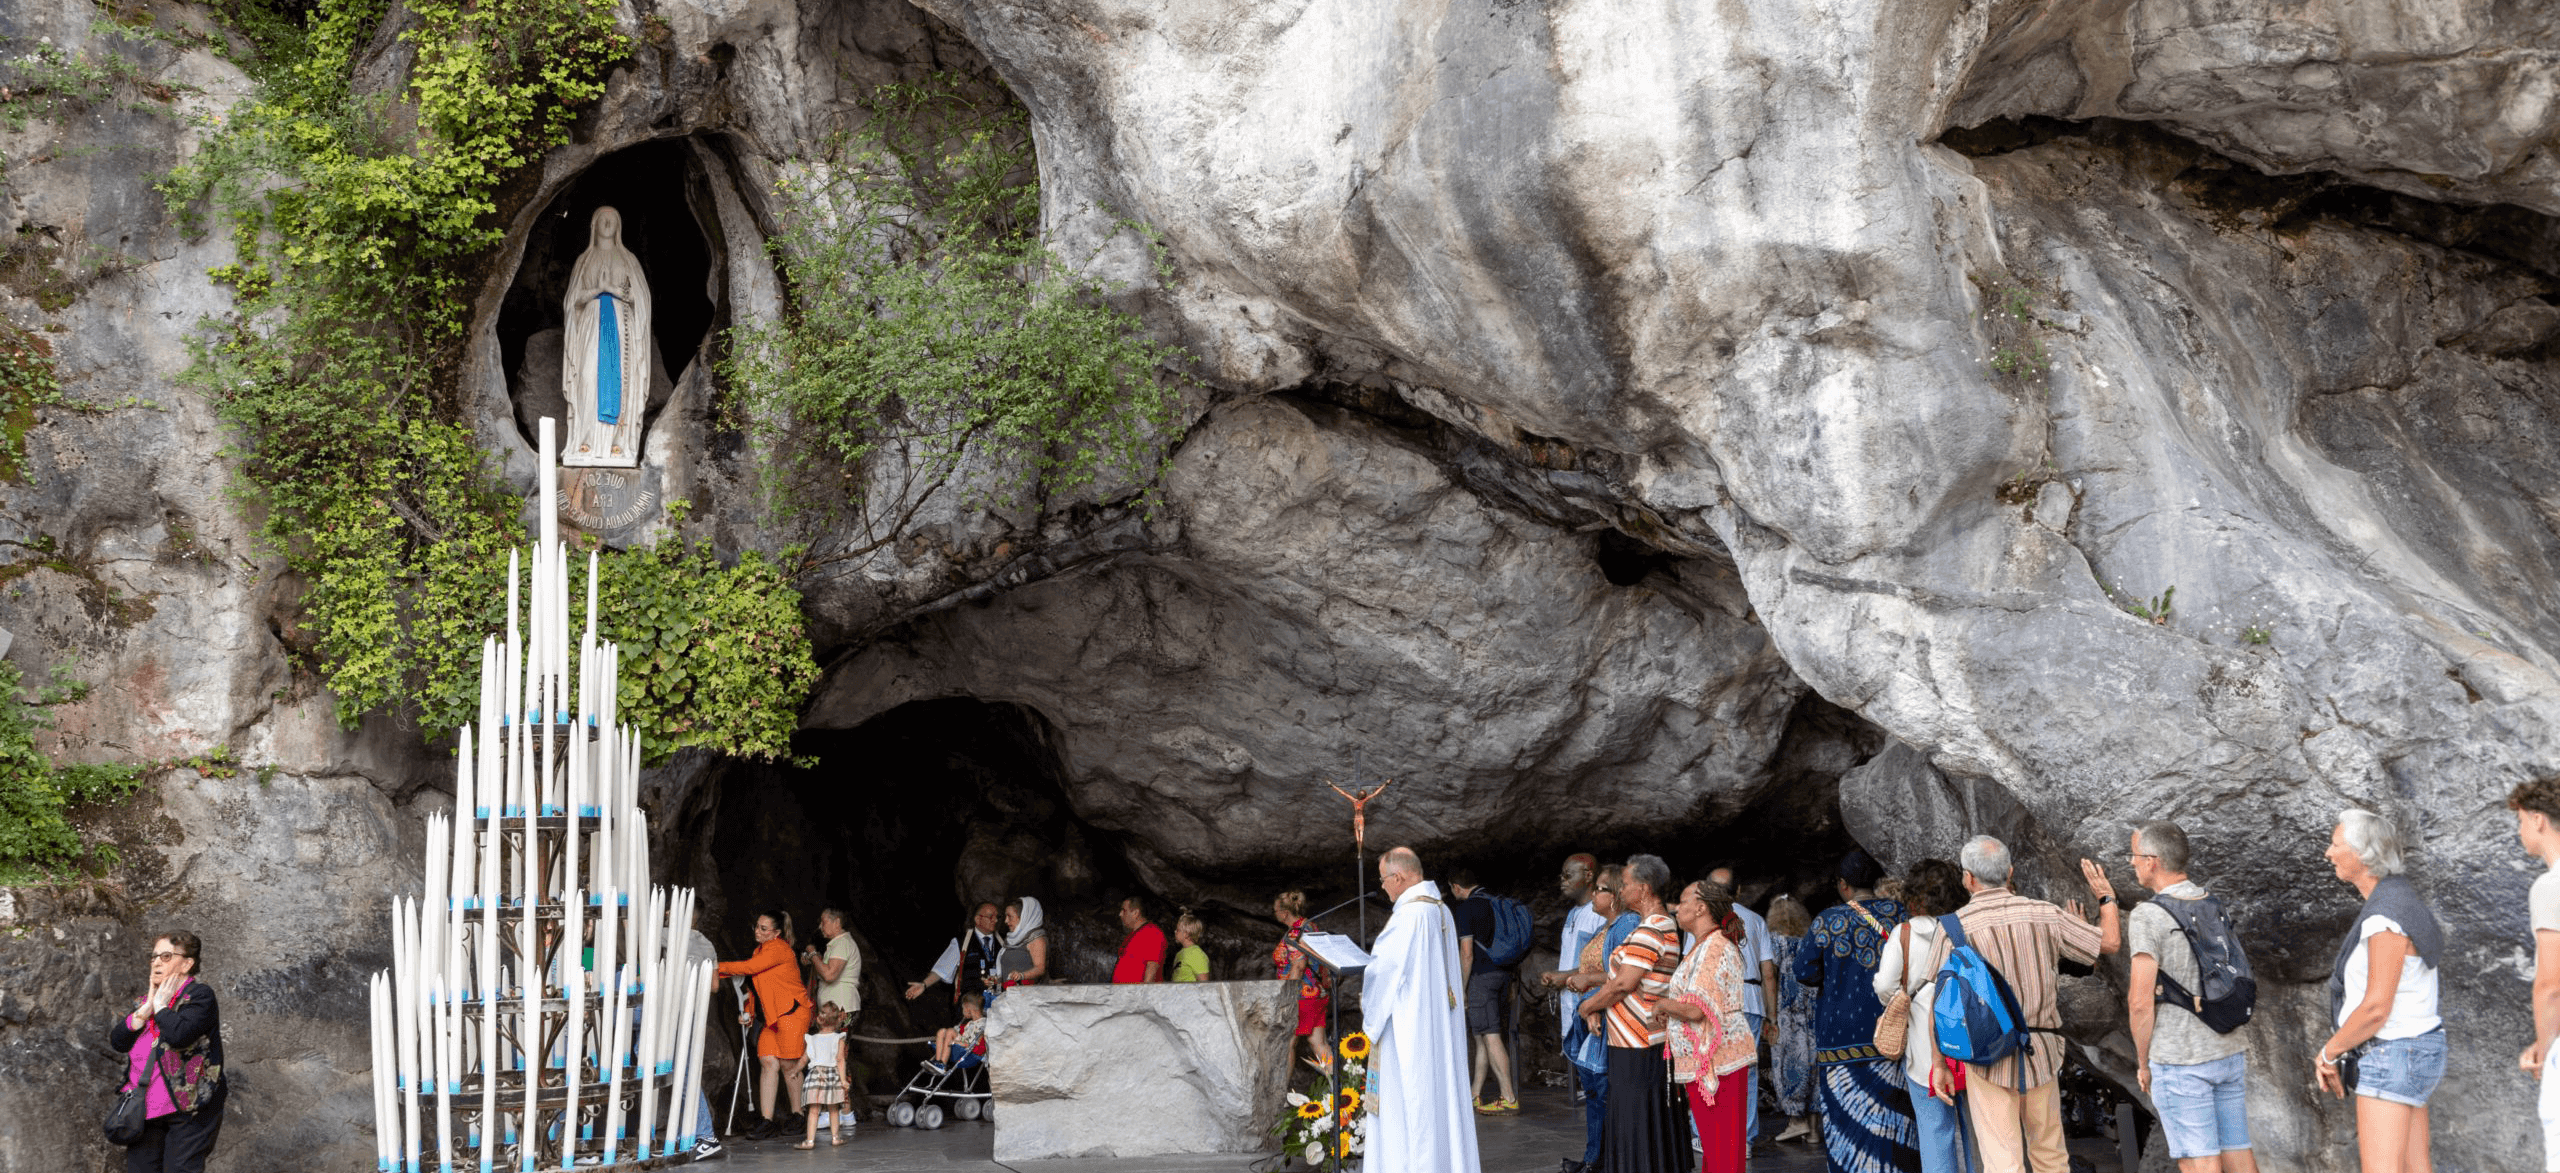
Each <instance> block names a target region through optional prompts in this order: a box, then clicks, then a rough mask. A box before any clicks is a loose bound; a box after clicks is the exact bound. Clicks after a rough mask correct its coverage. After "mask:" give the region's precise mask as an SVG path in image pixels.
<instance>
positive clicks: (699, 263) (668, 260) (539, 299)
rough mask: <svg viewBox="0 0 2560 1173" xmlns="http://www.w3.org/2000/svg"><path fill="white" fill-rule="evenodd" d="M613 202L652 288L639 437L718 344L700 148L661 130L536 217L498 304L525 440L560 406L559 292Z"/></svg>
mask: <svg viewBox="0 0 2560 1173" xmlns="http://www.w3.org/2000/svg"><path fill="white" fill-rule="evenodd" d="M608 205H609V206H611V207H613V208H614V209H615V210H616V211H618V212H620V213H621V214H622V243H623V246H624V247H626V248H628V249H630V250H631V252H632V254H633V255H635V256H637V257H638V258H639V259H640V268H641V270H642V273H643V274H644V275H645V276H646V277H647V278H648V282H649V295H650V297H651V298H652V299H653V304H652V305H651V307H650V320H649V327H650V329H649V334H650V342H651V345H652V346H653V348H654V350H653V354H654V358H653V360H652V362H651V365H650V371H651V374H650V380H649V384H650V385H649V391H648V405H647V408H646V412H647V415H646V416H645V417H644V420H643V424H642V435H643V436H644V437H645V436H646V435H647V424H646V420H647V419H653V418H655V417H656V415H657V413H658V411H659V409H661V408H663V407H664V406H665V405H666V401H667V397H668V396H669V395H670V394H672V393H673V391H674V388H675V386H676V384H678V383H680V382H682V381H683V379H684V375H685V372H686V371H687V370H688V369H690V368H691V367H692V365H693V364H694V363H696V362H700V361H703V360H704V359H706V358H709V357H711V356H712V355H713V353H714V351H715V349H716V344H717V342H718V337H719V332H720V331H721V330H723V329H725V328H726V327H727V325H728V315H729V307H728V298H727V297H726V295H725V292H724V289H723V284H724V277H725V275H726V271H727V263H726V262H727V258H726V256H725V251H726V250H725V248H724V246H723V240H724V237H723V236H722V234H721V231H720V218H719V211H718V205H717V204H716V202H715V201H714V199H713V196H712V192H711V179H710V175H709V173H708V172H707V171H706V170H705V169H704V164H703V160H702V157H701V152H699V151H697V150H695V149H694V146H693V143H692V142H691V141H690V140H689V139H684V138H664V139H653V140H651V141H649V142H645V143H640V144H638V145H636V146H631V147H626V148H624V149H622V150H619V151H615V152H613V153H612V154H609V155H605V156H603V157H602V158H599V159H597V160H596V161H595V162H594V163H593V164H591V165H590V166H588V168H587V169H586V170H585V171H582V172H580V173H579V174H578V176H577V177H576V178H574V179H572V180H570V181H569V182H568V183H567V184H566V185H565V186H563V187H562V188H561V189H560V191H559V193H558V194H557V195H554V196H553V197H552V199H551V202H550V204H549V205H547V206H545V207H544V208H543V210H542V213H541V214H540V215H538V216H536V217H534V221H533V227H532V228H531V229H530V230H528V232H527V233H526V236H525V245H524V260H523V262H522V263H521V264H519V265H518V266H517V269H516V276H515V280H514V281H513V282H511V283H510V284H509V285H508V287H507V292H506V296H505V298H504V299H502V300H501V301H500V302H499V305H498V322H497V332H498V352H499V364H500V369H501V370H503V371H504V372H506V377H507V391H508V396H509V398H510V400H511V401H512V402H513V403H514V405H515V416H516V426H517V428H518V430H519V431H521V432H522V433H523V435H524V439H525V443H526V444H527V445H528V446H530V445H532V444H533V442H534V433H535V430H536V428H535V423H534V421H537V420H539V419H541V418H542V417H543V416H545V415H550V416H553V417H556V418H566V411H567V406H566V403H565V401H564V399H563V398H562V395H561V391H560V370H561V331H562V328H563V326H564V325H565V323H564V321H563V319H562V317H561V310H560V299H561V298H562V297H563V296H564V295H566V294H567V292H568V287H569V272H570V270H571V268H573V267H574V266H575V265H576V264H577V261H578V254H579V253H580V252H583V251H584V250H585V249H586V247H587V236H588V226H589V221H590V220H591V218H592V217H593V216H594V214H595V211H596V209H598V208H601V207H606V206H608ZM643 442H644V443H645V442H646V441H645V439H644V441H643Z"/></svg>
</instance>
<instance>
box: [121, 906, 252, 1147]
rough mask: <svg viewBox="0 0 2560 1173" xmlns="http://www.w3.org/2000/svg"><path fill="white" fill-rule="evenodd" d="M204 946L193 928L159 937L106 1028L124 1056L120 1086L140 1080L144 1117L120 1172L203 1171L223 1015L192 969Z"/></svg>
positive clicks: (218, 1105)
mask: <svg viewBox="0 0 2560 1173" xmlns="http://www.w3.org/2000/svg"><path fill="white" fill-rule="evenodd" d="M203 950H204V945H203V942H201V941H198V940H197V939H196V935H195V934H194V933H189V932H169V933H163V934H161V935H160V937H159V938H158V939H156V940H154V941H153V942H152V943H151V984H150V987H149V992H148V993H146V994H144V995H143V997H142V1000H141V1002H140V1003H139V1004H138V1005H136V1006H135V1007H134V1008H133V1011H132V1012H131V1013H129V1014H123V1015H119V1016H118V1017H117V1018H116V1022H115V1026H114V1027H112V1028H111V1029H109V1030H108V1031H107V1045H108V1046H110V1047H113V1048H115V1049H116V1050H118V1051H121V1052H124V1054H125V1056H126V1063H125V1083H124V1086H125V1087H126V1088H128V1089H129V1088H132V1087H133V1086H134V1085H136V1084H143V1085H144V1091H143V1103H144V1104H145V1108H144V1112H143V1114H144V1116H146V1117H147V1118H148V1121H149V1123H148V1124H147V1125H146V1126H145V1127H144V1128H143V1132H142V1139H141V1140H139V1141H136V1142H135V1143H134V1145H133V1147H132V1148H129V1149H126V1150H125V1154H124V1167H125V1170H126V1173H162V1171H166V1173H203V1170H204V1162H205V1158H206V1157H207V1156H209V1155H211V1154H212V1152H213V1141H214V1138H215V1137H216V1136H218V1135H220V1134H221V1132H222V1099H223V1097H222V1018H221V1015H220V1013H219V1012H218V1011H216V1009H215V1008H214V1002H213V987H211V986H208V985H206V984H204V982H203V981H202V980H201V979H200V978H199V976H198V974H197V970H198V969H199V968H200V962H199V960H198V959H199V957H200V955H201V954H202V953H203ZM146 1081H147V1082H146Z"/></svg>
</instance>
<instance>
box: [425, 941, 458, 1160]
mask: <svg viewBox="0 0 2560 1173" xmlns="http://www.w3.org/2000/svg"><path fill="white" fill-rule="evenodd" d="M446 993H447V991H446V990H445V986H444V979H442V978H437V979H435V980H434V981H433V982H431V983H429V984H428V986H427V996H428V1000H429V1001H430V1002H432V1003H433V1004H434V1012H433V1013H432V1014H430V1015H429V1016H428V1017H429V1020H430V1021H431V1022H432V1023H433V1026H434V1031H433V1034H434V1037H433V1039H432V1040H431V1041H432V1043H433V1045H434V1050H435V1064H434V1067H435V1070H434V1073H433V1079H434V1081H435V1086H436V1167H437V1168H438V1169H441V1170H446V1171H448V1173H449V1171H450V1170H451V1169H452V1168H453V1031H452V1030H451V1029H450V1026H451V1021H450V1019H451V1015H452V1006H453V1000H452V999H451V998H448V997H446Z"/></svg>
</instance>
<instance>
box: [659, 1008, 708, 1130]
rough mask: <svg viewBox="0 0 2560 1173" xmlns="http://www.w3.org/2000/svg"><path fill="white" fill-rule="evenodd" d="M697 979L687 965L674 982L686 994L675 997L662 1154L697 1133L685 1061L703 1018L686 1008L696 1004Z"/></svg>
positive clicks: (669, 1049)
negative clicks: (696, 1026)
mask: <svg viewBox="0 0 2560 1173" xmlns="http://www.w3.org/2000/svg"><path fill="white" fill-rule="evenodd" d="M693 980H694V975H693V967H692V966H690V965H687V966H684V967H682V968H681V969H679V970H678V971H677V973H676V976H675V979H674V980H673V981H672V982H671V983H670V986H671V988H673V989H674V990H677V991H680V992H681V993H682V995H683V996H682V997H679V998H677V999H676V1000H675V1007H676V1013H675V1014H673V1015H670V1016H669V1017H671V1018H672V1019H673V1020H674V1021H673V1023H672V1025H673V1026H674V1028H675V1039H674V1042H673V1044H672V1045H671V1046H669V1047H668V1048H667V1051H668V1054H669V1055H671V1056H672V1057H673V1060H672V1063H671V1065H670V1067H669V1069H668V1075H667V1139H666V1143H665V1145H664V1146H663V1147H662V1148H661V1149H660V1150H659V1153H660V1155H662V1156H673V1155H674V1154H675V1152H676V1149H677V1148H678V1147H679V1146H682V1145H685V1144H686V1143H687V1141H689V1140H690V1134H691V1133H692V1132H693V1112H692V1108H693V1097H692V1096H690V1095H688V1094H686V1093H688V1092H690V1091H692V1090H693V1081H692V1080H691V1079H689V1078H687V1076H688V1075H689V1074H690V1073H689V1071H688V1070H687V1069H686V1067H685V1063H684V1057H685V1056H686V1055H687V1054H690V1053H691V1052H692V1050H693V1034H694V1030H695V1024H696V1023H697V1022H698V1021H699V1020H700V1019H701V1018H702V1016H701V1015H699V1014H693V1013H687V1012H686V1010H685V1008H686V1007H690V1006H692V1005H693V1003H694V999H693V997H692V995H693V992H694V990H693Z"/></svg>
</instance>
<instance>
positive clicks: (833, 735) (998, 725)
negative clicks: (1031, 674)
mask: <svg viewBox="0 0 2560 1173" xmlns="http://www.w3.org/2000/svg"><path fill="white" fill-rule="evenodd" d="M1052 738H1053V733H1052V731H1051V730H1050V728H1049V724H1048V722H1047V721H1046V720H1045V719H1044V718H1042V717H1041V716H1040V715H1039V714H1038V713H1037V712H1035V711H1033V710H1032V709H1029V708H1027V707H1024V706H1021V705H1015V704H1006V703H990V702H984V701H978V700H974V699H969V698H952V699H944V700H931V701H917V702H914V703H911V704H907V705H902V706H900V707H898V708H896V709H893V710H890V711H889V712H887V713H884V714H881V715H880V716H878V717H875V718H873V719H871V720H869V721H867V722H864V723H863V724H862V725H860V726H859V727H857V728H854V729H849V730H847V729H818V730H807V731H803V732H802V733H801V734H800V735H799V736H798V737H797V738H795V739H794V741H793V752H794V753H796V754H798V755H800V756H802V757H805V758H813V759H815V764H814V765H812V766H811V767H809V768H806V769H803V768H797V767H793V766H788V765H768V764H763V763H753V762H725V763H722V764H721V765H719V766H716V767H714V769H713V771H712V774H711V775H710V777H709V778H707V779H706V780H705V782H704V784H703V791H702V794H703V797H704V799H705V800H706V802H705V804H704V805H705V806H706V807H707V810H705V811H704V813H703V814H701V815H700V816H697V817H696V818H695V819H694V820H693V821H692V822H691V823H690V826H689V834H688V835H687V838H688V839H689V840H690V841H691V843H692V844H693V845H694V846H695V854H694V855H693V856H692V858H690V859H688V860H686V861H684V866H686V867H688V868H689V869H690V870H692V871H693V872H694V873H695V874H693V875H691V876H689V877H684V878H680V879H679V880H678V881H677V882H679V883H683V882H690V883H693V884H696V885H697V886H699V887H700V888H701V889H702V892H703V895H702V902H703V908H704V911H705V912H706V914H707V915H706V917H705V918H704V923H705V926H706V928H705V931H706V932H708V933H709V934H710V935H711V937H712V939H713V941H714V942H715V943H716V944H717V945H718V947H719V950H720V956H721V957H722V958H724V959H725V958H734V957H742V956H745V955H746V953H747V951H748V950H749V949H750V948H751V947H752V946H753V944H754V935H753V933H754V927H755V918H756V916H757V914H758V913H760V912H762V911H765V910H768V909H774V908H779V909H784V910H787V911H789V912H790V913H791V915H792V917H793V918H794V920H795V922H796V927H797V928H798V930H799V937H800V940H801V942H802V943H804V944H806V943H809V942H812V941H815V940H817V939H818V938H817V936H816V929H817V924H816V921H817V914H818V910H819V909H820V908H822V907H827V906H834V907H839V908H844V909H846V910H848V911H849V913H850V918H849V919H850V921H851V924H850V926H849V927H850V928H851V930H852V931H853V933H854V934H855V939H856V941H857V943H858V944H859V946H860V948H861V950H862V957H863V970H862V980H861V991H862V1002H863V1011H862V1015H861V1018H860V1020H859V1023H858V1025H857V1027H856V1029H855V1033H858V1034H865V1035H871V1036H875V1037H885V1038H911V1037H915V1036H917V1035H922V1034H930V1033H931V1032H932V1030H933V1029H934V1028H935V1027H936V1026H940V1025H943V1024H945V1023H947V1022H949V1021H950V1020H952V1019H953V1018H955V1017H957V1015H956V1013H955V1011H954V1009H953V1006H952V1002H951V998H950V994H951V989H950V987H948V986H937V987H935V989H934V991H933V993H931V994H928V995H927V996H925V997H924V998H921V999H919V1000H918V1001H916V1002H913V1003H910V1002H907V1001H906V1000H905V999H904V997H903V996H902V995H903V986H904V985H905V983H907V982H909V981H912V980H914V979H916V978H918V977H921V976H923V975H924V973H925V972H926V971H927V970H928V969H930V968H931V967H932V965H933V963H934V960H935V958H936V957H937V956H939V955H940V953H941V952H942V948H943V946H944V945H945V944H946V943H948V942H949V941H950V940H951V938H952V937H953V936H954V935H955V934H956V933H957V932H958V931H959V930H960V928H961V926H962V923H963V921H964V920H965V918H966V916H967V915H968V909H969V907H970V905H971V904H973V903H974V902H975V901H978V900H994V901H997V902H999V903H1002V902H1003V901H1005V900H1007V899H1009V898H1011V897H1014V896H1020V895H1029V896H1036V897H1038V898H1039V899H1040V901H1041V904H1042V905H1043V906H1044V908H1045V909H1046V910H1047V917H1048V926H1049V939H1050V942H1051V943H1050V949H1051V953H1050V960H1049V965H1050V969H1051V971H1052V973H1053V974H1059V975H1062V976H1063V977H1064V978H1065V979H1066V980H1070V981H1078V982H1095V981H1108V980H1110V977H1111V973H1110V967H1111V961H1112V959H1113V957H1114V956H1115V955H1116V953H1117V950H1118V949H1119V946H1120V943H1121V934H1120V930H1119V928H1118V925H1117V923H1116V922H1115V921H1112V920H1110V919H1109V917H1108V915H1107V911H1106V909H1105V902H1106V900H1107V898H1108V897H1109V896H1110V895H1114V894H1117V893H1120V892H1126V891H1136V890H1138V888H1137V884H1136V883H1135V880H1134V878H1133V876H1132V875H1131V873H1130V871H1129V869H1128V867H1127V864H1126V862H1125V860H1124V858H1123V856H1122V854H1121V852H1120V850H1119V848H1118V845H1117V842H1116V837H1114V836H1111V835H1109V834H1107V833H1104V832H1099V831H1096V830H1095V829H1093V828H1092V827H1090V826H1088V825H1086V824H1085V823H1084V822H1083V821H1082V820H1080V819H1078V818H1077V817H1076V816H1075V813H1074V812H1073V811H1072V810H1071V809H1070V808H1069V806H1068V804H1067V798H1066V791H1065V788H1064V785H1063V779H1062V774H1063V771H1062V767H1061V765H1060V762H1059V758H1058V753H1057V750H1056V748H1055V746H1054V744H1053V742H1052ZM1168 911H1169V910H1168ZM1156 919H1157V920H1158V921H1159V922H1165V921H1168V920H1169V919H1170V918H1169V915H1163V914H1160V915H1158V916H1157V918H1156ZM813 992H814V991H813ZM915 1058H916V1055H915V1053H914V1049H913V1048H907V1049H903V1050H901V1049H896V1048H888V1047H873V1048H868V1049H867V1050H866V1052H865V1053H864V1054H863V1055H862V1056H861V1057H860V1058H859V1059H858V1060H857V1066H859V1067H861V1068H862V1069H863V1072H864V1074H863V1076H861V1077H860V1079H861V1081H863V1082H865V1083H866V1085H867V1086H869V1087H871V1088H872V1089H874V1090H880V1091H887V1090H891V1088H890V1086H889V1084H888V1083H887V1081H888V1080H889V1079H891V1078H892V1077H893V1076H896V1077H900V1078H902V1077H903V1076H904V1075H905V1074H908V1069H909V1068H910V1067H912V1066H913V1064H914V1062H915Z"/></svg>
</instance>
